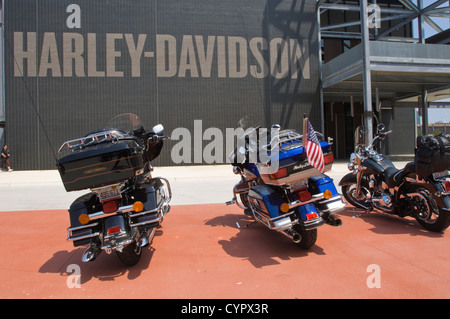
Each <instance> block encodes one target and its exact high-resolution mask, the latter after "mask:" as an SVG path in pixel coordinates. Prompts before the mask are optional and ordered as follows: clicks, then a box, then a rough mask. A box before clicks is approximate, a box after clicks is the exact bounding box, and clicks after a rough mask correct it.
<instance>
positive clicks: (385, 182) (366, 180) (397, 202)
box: [339, 123, 450, 232]
mask: <svg viewBox="0 0 450 319" xmlns="http://www.w3.org/2000/svg"><path fill="white" fill-rule="evenodd" d="M391 133H392V131H385V126H384V124H382V123H380V124H379V125H378V126H377V132H376V135H375V137H374V138H373V139H372V141H371V142H370V143H369V144H368V145H367V146H364V142H363V140H364V132H363V130H362V128H361V127H358V128H357V129H356V131H355V140H356V141H357V146H356V150H355V153H352V154H351V155H350V163H349V164H348V169H349V170H350V171H351V173H348V174H347V175H345V176H344V177H343V178H342V179H341V181H340V182H339V185H340V186H341V187H342V193H343V195H344V197H345V199H346V200H347V202H348V203H350V204H351V205H353V206H355V207H357V208H361V209H363V210H365V211H366V212H370V211H372V210H373V209H377V210H379V211H381V212H385V213H388V214H392V215H397V216H400V217H406V216H412V217H414V218H415V219H416V220H417V222H418V223H419V224H420V225H421V226H422V227H423V228H425V229H427V230H430V231H435V232H440V231H443V230H445V229H446V228H447V227H448V226H449V223H450V209H449V208H450V179H449V177H450V172H449V170H448V169H449V168H450V166H449V164H447V162H445V163H443V165H442V159H439V158H438V162H439V161H440V163H438V162H435V163H437V164H435V165H433V163H431V162H430V161H431V160H430V161H429V162H428V163H426V164H424V163H422V162H421V161H420V158H418V154H419V153H420V150H419V148H418V149H416V155H415V160H414V162H410V163H407V164H406V166H405V167H404V168H402V169H397V168H396V167H395V166H394V164H393V163H392V162H391V161H390V160H389V159H388V158H386V157H385V156H383V155H382V154H380V153H378V152H377V151H376V150H375V149H374V145H375V143H376V142H380V141H383V140H384V139H385V138H386V136H387V135H389V134H391ZM443 159H444V160H445V161H447V160H448V159H449V158H447V157H443ZM448 163H450V161H449V162H448ZM422 166H423V167H426V170H427V172H426V173H425V174H423V173H422V170H421V169H420V168H421V167H422Z"/></svg>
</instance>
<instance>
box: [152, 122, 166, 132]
mask: <svg viewBox="0 0 450 319" xmlns="http://www.w3.org/2000/svg"><path fill="white" fill-rule="evenodd" d="M162 131H164V126H162V124H157V125H155V126H153V133H155V134H159V133H161V132H162Z"/></svg>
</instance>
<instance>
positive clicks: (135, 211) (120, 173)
mask: <svg viewBox="0 0 450 319" xmlns="http://www.w3.org/2000/svg"><path fill="white" fill-rule="evenodd" d="M163 130H164V127H163V126H162V125H161V124H158V125H156V126H154V127H153V129H152V130H149V131H147V130H145V129H144V127H143V125H142V123H141V122H140V120H139V118H138V117H137V116H136V115H135V114H132V113H127V114H121V115H119V116H117V117H115V118H113V119H112V120H111V121H110V122H109V123H108V125H107V126H106V128H104V129H100V130H96V131H93V132H91V133H89V134H87V135H86V136H84V137H81V138H77V139H74V140H69V141H66V142H64V143H63V144H62V145H61V147H60V149H59V151H58V152H59V153H63V154H64V153H68V154H67V155H65V156H62V157H61V158H60V159H58V161H57V167H58V171H59V173H60V176H61V179H62V182H63V184H64V187H65V189H66V191H68V192H70V191H77V190H84V189H89V190H90V192H89V193H87V194H85V195H83V196H81V197H79V198H78V199H76V200H75V201H74V202H73V203H72V204H71V206H70V208H69V219H70V227H68V228H67V231H68V238H67V240H69V241H71V242H73V245H74V247H78V246H83V245H89V246H88V248H87V249H86V251H85V252H84V254H83V256H82V261H83V262H88V261H93V260H95V259H96V257H97V256H98V255H99V254H100V253H101V252H102V251H103V250H104V251H105V252H106V253H108V254H109V253H111V252H112V251H113V250H114V251H116V253H117V256H118V257H119V259H120V260H121V262H123V263H124V264H125V265H127V266H132V265H135V264H136V263H137V262H138V261H139V259H140V257H141V252H142V248H143V247H145V246H147V245H149V244H150V243H151V242H152V240H153V237H154V235H155V231H156V229H157V227H158V226H159V225H160V224H161V223H162V221H163V219H164V217H165V215H166V214H167V213H168V212H169V210H170V205H169V202H170V200H171V198H172V192H171V188H170V184H169V182H168V180H167V179H165V178H163V177H152V171H153V167H152V165H151V164H150V162H151V161H152V160H153V159H155V158H156V157H157V156H158V155H159V154H160V152H161V149H162V146H163V141H164V140H165V139H167V138H168V137H167V136H165V135H163Z"/></svg>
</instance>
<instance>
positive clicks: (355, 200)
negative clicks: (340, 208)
mask: <svg viewBox="0 0 450 319" xmlns="http://www.w3.org/2000/svg"><path fill="white" fill-rule="evenodd" d="M356 193H357V192H356V180H355V183H354V184H348V185H343V186H342V195H344V198H345V199H346V200H347V202H348V203H350V204H351V205H353V206H355V207H357V208H362V209H365V210H368V209H370V208H371V207H372V205H371V201H370V199H369V195H370V190H369V185H368V183H367V181H366V180H364V179H363V180H362V181H361V189H360V191H359V194H358V195H357V194H356Z"/></svg>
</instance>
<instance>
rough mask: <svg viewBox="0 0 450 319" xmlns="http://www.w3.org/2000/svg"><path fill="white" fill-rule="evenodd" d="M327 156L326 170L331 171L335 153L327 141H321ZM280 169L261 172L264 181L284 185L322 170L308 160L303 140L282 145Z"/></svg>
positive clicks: (279, 157) (279, 159) (279, 161)
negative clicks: (273, 171) (268, 172)
mask: <svg viewBox="0 0 450 319" xmlns="http://www.w3.org/2000/svg"><path fill="white" fill-rule="evenodd" d="M320 146H321V148H322V152H323V154H324V156H325V171H329V170H330V169H331V167H332V165H333V161H334V159H333V153H332V151H331V146H330V144H328V143H327V142H324V141H322V142H320ZM278 163H279V164H278V165H279V169H278V171H277V172H276V173H274V174H261V178H262V179H263V181H264V183H266V184H270V185H277V186H282V185H286V184H291V183H294V182H296V181H300V180H303V179H306V178H310V177H312V176H314V175H317V174H320V171H319V170H317V169H316V168H315V167H313V166H312V165H311V164H309V162H308V157H307V156H306V150H305V148H304V147H303V146H302V142H301V141H291V142H289V143H286V145H282V146H281V147H280V151H279V153H278Z"/></svg>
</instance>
